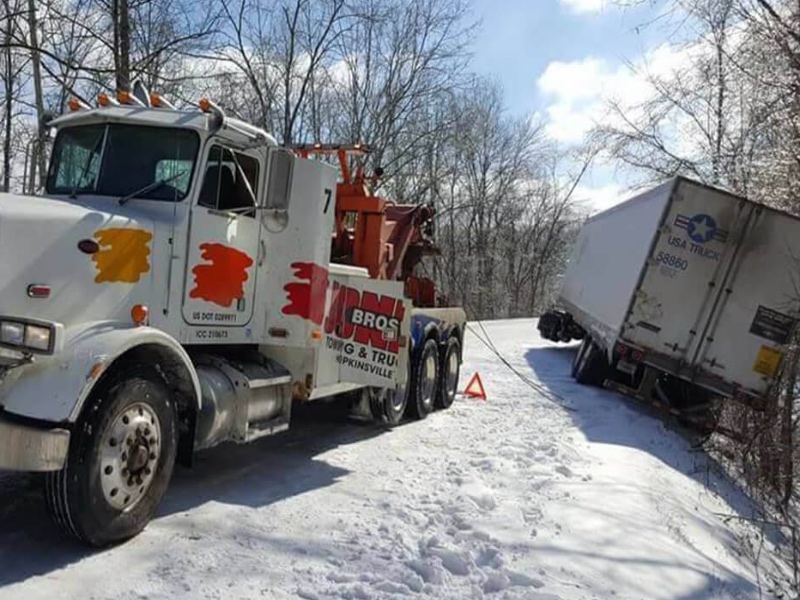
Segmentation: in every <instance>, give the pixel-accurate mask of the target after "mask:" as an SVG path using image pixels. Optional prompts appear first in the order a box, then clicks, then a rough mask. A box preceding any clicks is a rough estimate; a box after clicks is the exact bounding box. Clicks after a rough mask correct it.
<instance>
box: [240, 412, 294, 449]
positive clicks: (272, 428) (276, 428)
mask: <svg viewBox="0 0 800 600" xmlns="http://www.w3.org/2000/svg"><path fill="white" fill-rule="evenodd" d="M287 429H289V418H288V417H285V416H283V415H279V416H277V417H275V418H274V419H269V420H268V421H262V422H261V423H251V424H250V425H249V426H248V428H247V435H246V436H245V442H247V443H249V442H252V441H254V440H257V439H260V438H262V437H266V436H268V435H274V434H276V433H281V432H282V431H286V430H287Z"/></svg>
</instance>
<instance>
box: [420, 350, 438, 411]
mask: <svg viewBox="0 0 800 600" xmlns="http://www.w3.org/2000/svg"><path fill="white" fill-rule="evenodd" d="M422 366H423V371H422V402H423V403H424V404H425V405H429V404H432V403H433V392H434V390H435V389H436V355H435V354H434V353H433V352H431V353H429V354H428V356H426V357H425V361H424V362H423V363H422Z"/></svg>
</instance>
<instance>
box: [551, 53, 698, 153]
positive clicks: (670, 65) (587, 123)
mask: <svg viewBox="0 0 800 600" xmlns="http://www.w3.org/2000/svg"><path fill="white" fill-rule="evenodd" d="M693 52H695V49H694V47H691V46H690V47H676V46H672V45H670V44H664V45H661V46H659V47H657V48H655V49H653V50H651V51H650V52H648V53H647V54H646V55H645V56H643V57H642V58H640V59H639V60H638V61H636V62H634V63H633V64H625V63H621V62H617V63H612V62H611V61H609V60H607V59H604V58H596V57H593V56H588V57H586V58H583V59H581V60H576V61H570V62H563V61H554V62H551V63H550V64H548V65H547V67H546V68H545V70H544V72H543V73H542V75H541V76H540V77H539V79H538V81H537V85H538V87H539V91H540V92H541V93H542V94H543V95H544V96H545V98H546V100H547V101H548V103H547V105H546V109H545V112H546V114H547V117H548V123H547V132H548V134H549V135H550V136H551V137H552V138H553V139H554V140H555V141H558V142H562V143H566V144H576V143H579V142H581V141H582V140H583V138H584V136H585V135H586V134H587V133H588V132H589V130H590V129H591V128H592V127H593V126H594V125H596V124H598V123H601V122H603V120H604V119H608V118H609V116H608V102H609V101H616V102H619V103H621V104H622V105H624V106H626V107H629V108H630V107H635V106H636V105H638V104H641V103H642V102H644V101H646V100H647V99H648V98H649V97H650V96H651V95H652V93H653V90H652V85H651V84H650V80H651V78H652V77H665V76H668V75H670V74H671V73H673V72H674V71H675V70H677V69H680V68H681V67H682V66H685V65H686V64H687V63H688V62H689V61H690V59H691V58H692V53H693Z"/></svg>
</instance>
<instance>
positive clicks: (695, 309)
mask: <svg viewBox="0 0 800 600" xmlns="http://www.w3.org/2000/svg"><path fill="white" fill-rule="evenodd" d="M746 205H747V203H745V202H744V201H741V200H739V199H738V198H735V197H733V196H730V195H728V194H724V193H722V192H719V191H717V190H712V189H710V188H707V187H705V186H702V185H700V184H695V183H694V182H690V181H687V180H685V179H679V180H678V183H677V185H676V186H675V188H674V191H673V195H672V199H671V201H670V203H669V204H668V206H667V210H666V213H665V215H664V218H663V221H662V225H661V228H660V230H659V233H658V235H657V236H656V238H655V242H654V245H653V249H652V252H651V254H650V258H649V259H648V260H647V263H646V266H645V268H644V272H643V275H642V280H641V283H640V285H639V288H638V290H637V292H636V293H635V295H634V298H633V300H632V303H631V309H630V311H629V313H628V317H627V319H626V323H625V325H624V331H623V335H622V337H623V338H624V339H626V340H627V341H629V342H632V343H634V344H637V345H639V346H643V347H645V348H646V349H647V350H648V352H649V353H654V354H655V355H656V356H660V357H661V358H662V360H663V359H666V360H667V361H669V362H671V363H672V366H673V367H674V368H676V369H677V368H679V367H681V366H684V365H687V364H688V363H690V361H691V360H692V356H693V354H694V353H695V351H696V346H697V342H698V339H699V336H700V335H701V333H702V331H703V329H704V324H705V323H706V322H707V320H708V318H709V316H710V315H711V313H712V311H713V307H714V306H715V302H716V299H717V297H718V294H719V291H720V287H721V285H720V284H721V282H722V281H724V278H725V274H726V272H727V269H728V266H729V265H730V262H731V260H732V258H733V256H734V254H735V248H736V243H735V241H736V239H737V237H738V232H739V231H740V230H741V228H742V227H743V226H744V222H745V218H744V212H745V211H744V208H745V206H746ZM665 366H666V365H665Z"/></svg>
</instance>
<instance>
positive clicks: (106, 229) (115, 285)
mask: <svg viewBox="0 0 800 600" xmlns="http://www.w3.org/2000/svg"><path fill="white" fill-rule="evenodd" d="M137 213H138V214H137ZM153 233H154V222H153V220H152V219H149V218H147V217H146V216H143V215H142V214H141V211H136V210H135V209H134V208H133V207H128V206H119V204H117V202H116V201H115V200H114V199H113V198H102V199H99V200H97V201H95V202H92V201H90V200H86V201H84V199H83V198H81V201H80V202H77V201H69V200H61V199H54V198H42V197H34V196H22V195H16V194H0V316H5V317H9V316H10V317H19V318H28V319H40V320H45V321H50V322H56V323H61V324H63V325H65V326H69V325H70V324H74V323H79V322H86V321H92V320H100V319H114V318H120V317H121V316H123V315H125V316H127V315H129V314H130V307H131V306H132V304H131V302H136V301H137V298H139V297H142V298H146V297H147V292H148V291H149V286H150V285H151V249H152V240H153ZM30 286H45V288H49V290H50V292H49V295H48V297H46V298H45V297H39V298H34V297H31V295H30V294H29V291H30ZM145 288H147V289H145ZM123 318H124V317H123ZM128 318H129V317H128Z"/></svg>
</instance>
